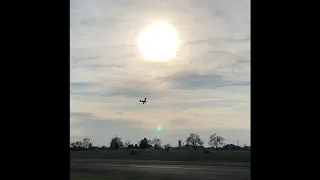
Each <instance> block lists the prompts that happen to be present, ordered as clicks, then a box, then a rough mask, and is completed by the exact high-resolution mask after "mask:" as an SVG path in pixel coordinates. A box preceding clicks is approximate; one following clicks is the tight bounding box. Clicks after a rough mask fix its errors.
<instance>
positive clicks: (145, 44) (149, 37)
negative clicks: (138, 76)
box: [138, 21, 180, 61]
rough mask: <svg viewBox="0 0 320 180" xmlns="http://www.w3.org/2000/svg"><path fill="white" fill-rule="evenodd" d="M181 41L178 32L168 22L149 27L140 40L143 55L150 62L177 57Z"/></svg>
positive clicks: (153, 24) (139, 44) (140, 49)
mask: <svg viewBox="0 0 320 180" xmlns="http://www.w3.org/2000/svg"><path fill="white" fill-rule="evenodd" d="M179 45H180V40H179V39H178V37H177V33H176V30H175V29H174V28H173V27H172V26H171V25H170V24H168V23H167V22H164V21H159V22H154V23H152V24H150V25H148V26H147V27H146V28H145V29H144V30H143V31H142V33H141V34H140V36H139V38H138V48H139V51H140V53H141V55H142V56H143V57H144V58H146V59H147V60H150V61H166V60H169V59H171V58H174V57H175V56H176V52H177V50H178V48H179Z"/></svg>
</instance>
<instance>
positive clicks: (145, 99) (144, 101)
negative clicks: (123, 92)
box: [140, 98, 148, 104]
mask: <svg viewBox="0 0 320 180" xmlns="http://www.w3.org/2000/svg"><path fill="white" fill-rule="evenodd" d="M140 102H142V104H144V103H146V102H148V101H147V98H144V100H143V101H141V100H140Z"/></svg>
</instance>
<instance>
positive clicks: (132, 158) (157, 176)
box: [70, 149, 250, 180]
mask: <svg viewBox="0 0 320 180" xmlns="http://www.w3.org/2000/svg"><path fill="white" fill-rule="evenodd" d="M70 162H71V163H72V164H73V165H77V164H78V165H81V164H82V165H85V166H88V165H90V164H91V165H92V164H93V165H99V164H102V165H103V164H135V165H139V164H147V165H152V164H154V165H194V166H206V167H208V166H215V167H213V168H218V166H220V167H226V168H232V167H233V168H236V167H237V168H250V151H225V150H224V151H223V150H221V151H217V152H210V153H208V154H205V153H204V151H203V150H184V151H180V150H179V151H174V150H173V151H168V152H167V151H165V150H137V154H135V155H132V154H131V153H130V150H123V149H122V150H115V151H112V150H95V151H91V150H88V151H71V152H70ZM198 173H200V174H201V176H200V177H201V178H203V179H211V178H210V176H212V175H210V174H207V175H206V174H205V173H204V172H202V171H201V172H197V173H193V175H192V174H191V175H190V173H189V172H188V174H187V175H186V174H185V173H184V172H183V173H180V174H176V173H173V172H172V171H171V172H166V171H162V172H157V171H154V170H153V171H152V172H151V171H148V170H147V169H146V170H143V171H133V170H130V168H129V169H124V170H119V169H112V170H111V169H109V170H108V169H106V170H104V171H103V172H97V171H87V170H76V169H70V178H71V180H88V179H90V180H102V179H104V180H151V179H152V180H162V179H166V180H179V179H184V180H189V179H190V180H191V179H192V180H194V179H199V176H197V175H196V174H198ZM220 174H221V173H220V172H219V173H218V174H215V175H214V176H220ZM233 174H234V173H229V175H223V178H222V179H227V180H234V179H236V178H237V177H236V175H234V177H231V176H232V175H233ZM205 176H206V178H204V177H205ZM207 176H208V177H207ZM221 176H222V175H221ZM229 176H230V177H229ZM201 178H200V179H201ZM212 178H213V177H212Z"/></svg>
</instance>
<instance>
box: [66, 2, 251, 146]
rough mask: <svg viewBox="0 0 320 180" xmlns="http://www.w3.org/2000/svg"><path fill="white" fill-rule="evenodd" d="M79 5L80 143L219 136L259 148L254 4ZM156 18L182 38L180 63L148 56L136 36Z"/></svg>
mask: <svg viewBox="0 0 320 180" xmlns="http://www.w3.org/2000/svg"><path fill="white" fill-rule="evenodd" d="M70 6H71V10H70V98H71V100H72V106H71V107H70V113H71V114H70V119H71V129H70V132H71V137H72V139H75V138H80V137H82V136H90V137H91V139H92V140H94V141H96V142H99V143H105V144H108V141H109V138H111V137H113V136H115V135H119V136H122V137H123V138H124V139H131V140H132V141H138V140H140V139H142V138H143V137H150V138H151V137H156V136H159V137H161V138H163V141H164V142H165V141H170V143H175V142H176V141H177V140H178V139H177V138H180V137H178V136H185V135H186V134H188V133H190V132H198V133H199V134H200V135H201V136H207V135H208V133H209V130H210V132H211V130H212V131H213V132H215V131H217V132H219V133H221V134H222V135H224V136H227V137H228V138H227V139H232V138H231V136H233V135H234V136H238V137H239V138H240V141H248V142H249V141H250V138H249V137H250V62H251V61H250V60H251V57H250V39H251V36H250V1H249V0H217V1H210V0H201V1H194V0H176V1H167V0H166V1H161V2H160V1H152V2H150V1H148V0H136V1H130V2H129V1H120V0H95V1H82V0H71V1H70ZM155 20H166V21H168V22H169V23H171V24H172V25H173V26H174V27H175V28H176V30H177V32H178V35H179V38H180V39H181V41H182V44H181V45H180V47H179V50H178V52H177V57H176V58H173V59H171V60H169V61H166V62H151V61H145V60H143V59H142V57H141V56H140V54H139V52H138V48H137V37H138V35H139V33H140V32H141V31H142V29H143V28H144V27H145V25H147V24H148V23H151V22H153V21H155ZM144 97H147V99H148V102H147V103H146V104H144V105H142V104H141V103H140V102H139V100H140V99H143V98H144ZM158 125H162V126H163V131H162V133H160V134H159V133H158V132H157V131H156V127H157V126H158ZM175 133H176V135H174V134H175ZM171 134H172V136H171ZM248 134H249V135H248ZM241 138H242V139H241ZM247 144H249V143H247Z"/></svg>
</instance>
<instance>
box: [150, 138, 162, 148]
mask: <svg viewBox="0 0 320 180" xmlns="http://www.w3.org/2000/svg"><path fill="white" fill-rule="evenodd" d="M161 143H162V142H161V140H160V139H159V138H154V139H153V140H152V141H151V144H152V146H153V147H154V148H155V149H157V148H160V147H161Z"/></svg>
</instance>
